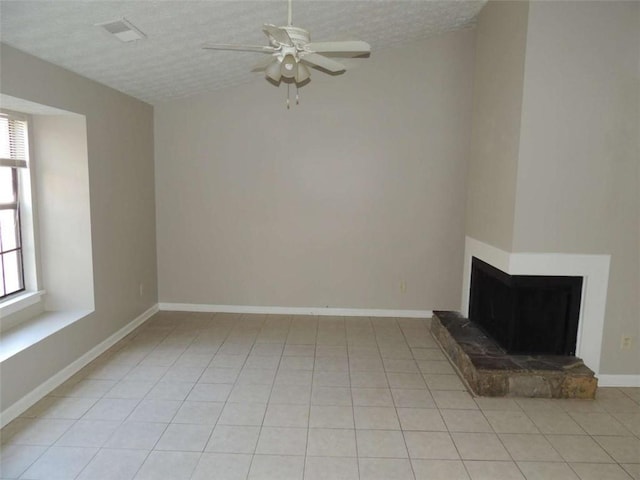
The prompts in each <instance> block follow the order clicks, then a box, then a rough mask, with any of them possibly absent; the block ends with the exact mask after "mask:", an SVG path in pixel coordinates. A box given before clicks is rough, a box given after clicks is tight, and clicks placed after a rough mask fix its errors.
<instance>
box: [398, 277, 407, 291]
mask: <svg viewBox="0 0 640 480" xmlns="http://www.w3.org/2000/svg"><path fill="white" fill-rule="evenodd" d="M400 293H407V282H405V281H404V280H400Z"/></svg>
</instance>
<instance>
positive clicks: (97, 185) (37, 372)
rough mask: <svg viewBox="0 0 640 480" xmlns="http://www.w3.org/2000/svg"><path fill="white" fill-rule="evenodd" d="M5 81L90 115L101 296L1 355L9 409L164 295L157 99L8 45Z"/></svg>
mask: <svg viewBox="0 0 640 480" xmlns="http://www.w3.org/2000/svg"><path fill="white" fill-rule="evenodd" d="M0 88H1V89H2V93H4V94H7V95H10V96H13V97H16V98H20V99H25V100H28V101H31V102H36V103H38V104H42V105H49V106H53V107H56V108H59V109H62V110H65V111H70V112H74V113H78V114H81V115H84V116H85V117H86V129H87V130H86V131H87V154H88V165H89V168H88V174H89V192H90V193H89V196H90V202H91V204H90V213H91V244H92V248H91V250H92V255H93V258H92V261H93V284H94V298H95V311H94V312H93V313H92V314H90V315H89V316H87V317H85V318H83V319H82V320H80V321H77V322H75V323H73V324H72V325H69V326H68V327H66V328H64V329H63V330H60V331H59V332H57V333H56V334H55V335H52V336H50V337H48V338H46V339H45V340H43V341H42V342H40V343H38V344H37V345H35V346H33V347H31V348H28V349H26V350H23V351H22V352H20V353H19V354H17V355H15V356H13V357H12V358H10V359H8V360H6V361H5V362H3V363H2V374H1V375H0V386H1V396H0V405H1V407H2V409H3V410H4V409H6V408H8V407H9V406H10V405H12V404H13V403H14V402H16V401H17V400H19V399H20V398H22V397H23V396H24V395H26V394H27V393H28V392H30V391H31V390H33V389H34V388H35V387H37V386H38V385H40V384H41V383H43V382H44V381H46V380H47V379H49V378H50V377H51V376H52V375H54V374H56V373H57V372H59V371H60V370H62V369H63V368H64V367H66V366H67V365H69V364H70V363H72V362H73V361H74V360H76V359H78V358H79V357H80V356H82V355H83V354H84V353H86V352H87V351H89V350H90V349H92V348H93V347H95V346H96V345H97V344H99V343H100V342H102V341H103V340H105V339H106V338H108V337H109V336H110V335H111V334H113V333H114V332H116V331H117V330H119V329H120V328H122V327H123V326H125V325H126V324H128V323H129V322H131V321H132V320H133V319H134V318H136V317H137V316H138V315H140V314H141V313H143V312H144V311H146V310H147V309H148V308H150V307H151V306H153V305H154V304H155V303H157V293H156V285H157V280H156V249H155V215H154V213H155V208H154V183H153V176H154V170H153V109H152V107H151V106H149V105H147V104H145V103H143V102H141V101H138V100H135V99H133V98H131V97H128V96H126V95H123V94H121V93H119V92H116V91H115V90H112V89H110V88H107V87H105V86H103V85H100V84H98V83H96V82H93V81H90V80H87V79H85V78H83V77H80V76H78V75H76V74H73V73H71V72H69V71H67V70H64V69H62V68H60V67H56V66H54V65H52V64H50V63H47V62H44V61H42V60H39V59H37V58H35V57H32V56H30V55H27V54H24V53H22V52H20V51H18V50H16V49H14V48H12V47H9V46H6V45H1V46H0ZM68 234H69V235H73V234H74V232H73V231H69V232H68ZM69 268H73V265H69ZM141 282H142V283H144V284H145V292H144V295H143V296H142V297H140V296H139V294H138V284H139V283H141ZM45 288H46V286H45Z"/></svg>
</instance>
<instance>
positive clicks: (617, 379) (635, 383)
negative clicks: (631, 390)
mask: <svg viewBox="0 0 640 480" xmlns="http://www.w3.org/2000/svg"><path fill="white" fill-rule="evenodd" d="M598 386H599V387H640V375H598Z"/></svg>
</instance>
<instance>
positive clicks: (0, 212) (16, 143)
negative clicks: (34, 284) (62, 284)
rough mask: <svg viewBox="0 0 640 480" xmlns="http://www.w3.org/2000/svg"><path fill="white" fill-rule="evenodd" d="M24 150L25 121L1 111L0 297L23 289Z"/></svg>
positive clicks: (25, 155)
mask: <svg viewBox="0 0 640 480" xmlns="http://www.w3.org/2000/svg"><path fill="white" fill-rule="evenodd" d="M27 150H28V149H27V123H26V121H24V120H21V119H18V118H14V117H12V116H10V115H6V114H0V301H1V300H3V299H4V298H6V297H7V296H9V295H12V294H14V293H17V292H21V291H23V290H24V289H25V281H24V263H23V248H22V247H23V244H22V233H21V228H20V203H21V202H20V199H21V192H20V172H19V171H18V170H19V169H23V168H25V169H26V168H27Z"/></svg>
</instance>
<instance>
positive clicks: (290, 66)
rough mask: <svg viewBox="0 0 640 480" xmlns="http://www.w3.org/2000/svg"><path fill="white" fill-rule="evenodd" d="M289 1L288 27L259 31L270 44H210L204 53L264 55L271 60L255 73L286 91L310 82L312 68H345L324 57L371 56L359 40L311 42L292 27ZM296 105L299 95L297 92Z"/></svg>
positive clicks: (337, 71)
mask: <svg viewBox="0 0 640 480" xmlns="http://www.w3.org/2000/svg"><path fill="white" fill-rule="evenodd" d="M291 1H292V0H289V13H288V24H287V26H285V27H277V26H275V25H271V24H265V25H264V27H263V29H262V31H263V32H264V33H265V35H266V36H267V38H268V39H269V45H267V46H262V45H236V44H210V43H206V44H204V45H203V46H202V48H204V49H207V50H236V51H243V52H256V53H266V54H269V55H271V57H272V59H271V60H269V61H268V62H260V63H259V64H258V65H256V66H255V67H254V69H253V70H254V71H261V70H264V72H265V76H266V78H267V79H268V80H270V81H271V82H272V83H274V84H276V85H280V83H281V82H282V81H283V79H284V81H285V83H287V92H288V90H289V87H290V86H291V84H292V83H293V84H295V86H296V90H297V88H298V87H300V86H302V85H303V84H306V83H308V82H309V81H310V78H311V70H310V69H309V67H315V68H317V69H319V70H322V71H325V72H327V73H330V74H333V75H337V74H341V73H344V72H345V71H346V68H345V67H344V65H342V64H341V63H340V62H337V61H335V60H333V59H331V58H328V57H326V56H324V55H323V54H331V56H338V57H360V56H368V55H369V54H370V53H371V46H370V45H369V44H368V43H366V42H362V41H359V40H351V41H343V42H316V43H314V42H311V37H310V35H309V32H308V31H307V30H305V29H303V28H299V27H294V26H293V25H292V8H291ZM296 103H299V96H298V94H297V93H296ZM287 108H289V95H288V93H287Z"/></svg>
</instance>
